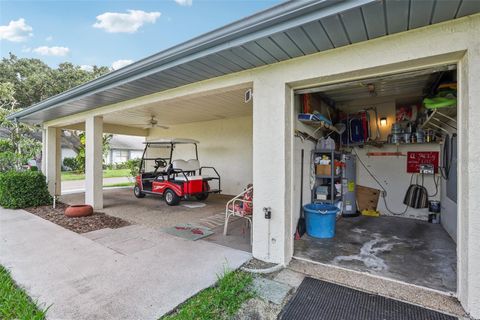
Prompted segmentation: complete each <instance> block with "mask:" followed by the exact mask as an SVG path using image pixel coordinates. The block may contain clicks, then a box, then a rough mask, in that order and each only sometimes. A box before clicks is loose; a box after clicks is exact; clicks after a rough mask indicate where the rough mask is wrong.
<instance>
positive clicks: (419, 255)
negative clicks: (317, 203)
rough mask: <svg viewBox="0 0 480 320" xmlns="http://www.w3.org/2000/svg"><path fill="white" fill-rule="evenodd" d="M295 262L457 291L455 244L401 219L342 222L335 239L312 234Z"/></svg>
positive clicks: (435, 228)
mask: <svg viewBox="0 0 480 320" xmlns="http://www.w3.org/2000/svg"><path fill="white" fill-rule="evenodd" d="M294 255H295V257H298V258H303V259H308V260H312V261H315V262H321V263H325V264H331V265H335V266H340V267H344V268H348V269H353V270H357V271H362V272H368V273H370V274H374V275H378V276H382V277H387V278H392V279H396V280H400V281H404V282H407V283H412V284H416V285H420V286H424V287H428V288H432V289H437V290H441V291H447V292H455V291H456V263H457V255H456V245H455V243H454V242H453V240H452V239H451V238H450V236H449V235H448V234H447V232H446V231H445V230H444V229H443V228H442V226H441V225H439V224H431V223H428V222H423V221H418V220H413V219H406V218H398V217H377V218H375V217H362V216H360V217H357V218H341V219H340V220H338V221H337V229H336V235H335V238H333V239H314V238H311V237H309V236H307V235H305V236H303V237H302V239H300V240H298V241H295V254H294Z"/></svg>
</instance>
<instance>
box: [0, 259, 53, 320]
mask: <svg viewBox="0 0 480 320" xmlns="http://www.w3.org/2000/svg"><path fill="white" fill-rule="evenodd" d="M46 313H47V310H46V309H45V310H40V309H39V308H38V307H37V305H36V304H35V303H34V302H33V301H32V300H31V299H30V297H29V296H28V295H27V294H26V293H25V291H23V290H22V289H20V288H19V287H17V286H16V284H15V282H14V281H13V280H12V278H11V277H10V274H9V272H8V271H7V270H6V269H5V268H4V267H2V266H0V319H3V320H13V319H25V320H27V319H28V320H30V319H32V320H39V319H45V314H46Z"/></svg>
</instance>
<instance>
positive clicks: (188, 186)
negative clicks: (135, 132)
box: [133, 139, 221, 206]
mask: <svg viewBox="0 0 480 320" xmlns="http://www.w3.org/2000/svg"><path fill="white" fill-rule="evenodd" d="M198 143H199V142H198V141H196V140H192V139H161V140H157V141H147V142H144V144H145V149H144V151H143V155H142V159H141V162H140V169H139V173H138V175H137V177H136V183H135V187H134V189H133V192H134V194H135V197H137V198H143V197H145V195H146V194H157V195H161V196H163V198H164V199H165V202H166V203H167V204H168V205H169V206H175V205H177V204H178V203H179V202H180V200H182V199H192V198H195V199H197V200H199V201H203V200H206V199H207V198H208V195H209V194H210V193H220V192H221V189H220V175H219V174H218V172H217V170H216V169H215V168H214V167H201V166H200V162H199V161H198V147H197V144H198ZM178 149H180V150H178ZM174 153H181V154H182V155H185V154H192V153H193V154H194V156H195V158H191V159H190V160H181V159H175V160H174V158H173V155H174ZM210 183H213V184H215V186H216V187H217V188H214V189H212V188H211V186H210Z"/></svg>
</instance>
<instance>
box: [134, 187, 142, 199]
mask: <svg viewBox="0 0 480 320" xmlns="http://www.w3.org/2000/svg"><path fill="white" fill-rule="evenodd" d="M133 194H134V195H135V197H137V198H144V197H145V193H143V192H142V190H140V187H139V186H137V185H135V187H134V188H133Z"/></svg>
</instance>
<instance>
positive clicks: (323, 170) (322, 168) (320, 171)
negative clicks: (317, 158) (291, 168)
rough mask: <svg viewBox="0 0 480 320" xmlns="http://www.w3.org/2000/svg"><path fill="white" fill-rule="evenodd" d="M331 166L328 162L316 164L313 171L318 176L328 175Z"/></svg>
mask: <svg viewBox="0 0 480 320" xmlns="http://www.w3.org/2000/svg"><path fill="white" fill-rule="evenodd" d="M331 168H332V167H331V165H330V164H317V166H316V170H315V171H316V174H317V175H318V176H328V175H330V174H331V170H332V169H331Z"/></svg>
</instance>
